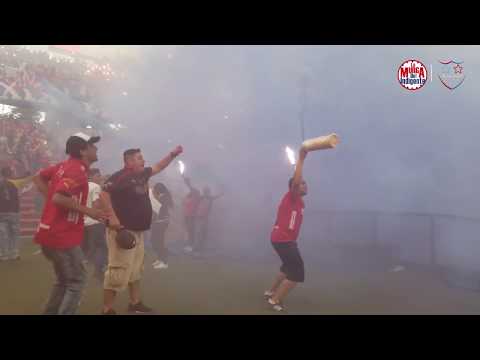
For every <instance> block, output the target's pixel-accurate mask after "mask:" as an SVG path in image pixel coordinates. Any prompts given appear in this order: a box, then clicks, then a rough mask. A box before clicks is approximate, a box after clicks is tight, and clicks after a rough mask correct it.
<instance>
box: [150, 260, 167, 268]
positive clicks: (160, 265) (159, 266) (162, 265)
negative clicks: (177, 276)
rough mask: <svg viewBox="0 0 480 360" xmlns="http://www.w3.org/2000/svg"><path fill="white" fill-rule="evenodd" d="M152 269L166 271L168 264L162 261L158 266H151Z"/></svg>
mask: <svg viewBox="0 0 480 360" xmlns="http://www.w3.org/2000/svg"><path fill="white" fill-rule="evenodd" d="M153 268H154V269H156V270H161V269H168V264H165V263H164V262H163V261H160V262H159V263H158V264H155V265H153Z"/></svg>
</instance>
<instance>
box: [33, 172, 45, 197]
mask: <svg viewBox="0 0 480 360" xmlns="http://www.w3.org/2000/svg"><path fill="white" fill-rule="evenodd" d="M33 183H34V184H35V186H36V187H37V189H38V191H39V192H40V193H41V194H42V195H43V196H44V197H45V198H46V197H47V195H48V183H47V182H46V181H45V180H44V179H43V178H42V177H41V176H40V175H39V174H37V175H35V176H34V177H33Z"/></svg>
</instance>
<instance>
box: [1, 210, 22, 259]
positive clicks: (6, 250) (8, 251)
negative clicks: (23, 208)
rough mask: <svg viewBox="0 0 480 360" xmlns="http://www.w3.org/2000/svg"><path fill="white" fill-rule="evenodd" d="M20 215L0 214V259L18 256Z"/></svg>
mask: <svg viewBox="0 0 480 360" xmlns="http://www.w3.org/2000/svg"><path fill="white" fill-rule="evenodd" d="M19 235H20V214H19V213H0V258H6V259H8V258H15V257H17V256H18V239H19Z"/></svg>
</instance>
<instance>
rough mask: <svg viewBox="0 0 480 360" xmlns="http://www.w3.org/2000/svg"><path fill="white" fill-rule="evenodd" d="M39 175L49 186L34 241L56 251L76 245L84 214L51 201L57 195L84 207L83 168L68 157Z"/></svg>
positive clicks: (86, 189) (77, 161)
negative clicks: (64, 196) (66, 197)
mask: <svg viewBox="0 0 480 360" xmlns="http://www.w3.org/2000/svg"><path fill="white" fill-rule="evenodd" d="M39 175H40V177H42V178H43V179H44V180H45V181H48V182H49V185H48V194H47V199H46V202H45V207H44V210H43V213H42V217H41V220H40V224H39V229H38V232H37V234H36V236H35V241H36V242H37V243H39V244H41V245H46V246H50V247H53V248H59V249H62V248H70V247H73V246H77V245H79V244H80V243H81V241H82V236H83V225H84V222H83V215H82V214H80V213H79V212H78V211H73V210H68V209H66V208H63V207H59V206H57V205H56V204H55V203H54V202H53V201H52V199H53V196H54V195H55V193H60V194H62V195H66V196H69V197H71V198H72V199H74V200H75V201H76V202H77V203H79V204H81V205H86V202H87V197H88V179H87V167H86V165H85V164H84V163H83V162H82V161H81V160H78V159H74V158H70V159H68V160H66V161H64V162H61V163H59V164H56V165H53V166H50V167H48V168H46V169H44V170H42V171H40V173H39Z"/></svg>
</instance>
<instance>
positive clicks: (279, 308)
mask: <svg viewBox="0 0 480 360" xmlns="http://www.w3.org/2000/svg"><path fill="white" fill-rule="evenodd" d="M268 305H270V309H272V310H273V311H278V312H280V311H284V310H285V308H284V307H283V304H282V303H276V302H275V301H273V300H272V299H268Z"/></svg>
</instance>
